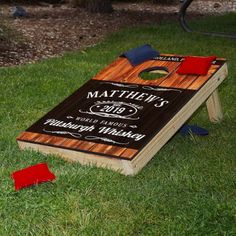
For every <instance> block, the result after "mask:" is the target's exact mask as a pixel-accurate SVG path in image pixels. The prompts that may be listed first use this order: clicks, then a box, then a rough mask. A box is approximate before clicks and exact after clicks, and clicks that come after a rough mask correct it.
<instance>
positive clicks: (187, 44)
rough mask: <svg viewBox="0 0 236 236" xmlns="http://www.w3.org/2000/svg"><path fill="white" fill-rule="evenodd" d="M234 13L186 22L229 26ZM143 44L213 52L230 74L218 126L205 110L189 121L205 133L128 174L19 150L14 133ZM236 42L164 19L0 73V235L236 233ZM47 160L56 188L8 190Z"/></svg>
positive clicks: (179, 141)
mask: <svg viewBox="0 0 236 236" xmlns="http://www.w3.org/2000/svg"><path fill="white" fill-rule="evenodd" d="M235 17H236V15H235V14H231V15H227V16H221V17H213V18H207V19H203V20H200V21H195V22H193V24H194V26H195V27H201V25H204V27H206V28H207V26H209V27H211V26H210V23H213V24H215V25H216V26H217V28H218V29H219V30H221V29H222V30H224V29H225V27H228V28H227V29H228V30H229V31H233V30H235V27H234V26H235V25H233V24H229V23H227V22H231V21H232V22H233V21H234V20H235ZM144 43H149V44H151V45H153V47H155V48H156V49H158V50H159V51H160V52H162V53H175V54H184V55H187V54H195V55H212V54H215V55H218V56H220V57H226V58H227V59H228V67H229V76H228V79H227V80H226V81H225V82H224V83H223V84H222V85H221V86H220V89H219V92H220V97H221V101H222V105H223V110H224V120H223V121H222V122H221V123H220V124H212V123H210V122H209V120H208V117H207V112H206V108H205V106H202V107H201V108H200V109H199V110H198V111H197V112H196V113H195V114H194V116H193V117H192V118H191V120H190V121H189V123H191V124H197V125H199V126H202V127H205V128H207V129H208V130H209V132H210V135H209V136H207V137H193V136H192V137H185V138H183V137H181V136H180V135H179V134H177V135H175V136H174V137H173V138H172V139H171V140H170V141H169V142H168V143H167V144H166V145H165V146H164V147H163V148H162V149H161V151H159V152H158V154H156V155H155V157H154V158H153V159H152V160H151V161H150V162H149V163H148V165H147V166H146V167H145V168H144V169H143V170H142V171H141V172H140V173H139V174H138V175H136V176H135V177H125V176H122V175H120V174H119V173H115V172H112V171H110V170H104V169H99V168H95V167H85V166H81V165H80V164H71V163H67V162H65V161H63V160H61V159H59V158H57V157H55V156H44V155H42V154H40V153H36V152H31V151H20V150H19V149H18V146H17V143H16V140H15V139H16V136H17V135H18V134H19V133H20V132H21V131H23V130H25V129H26V128H28V127H29V126H30V125H31V124H32V123H33V122H35V121H36V120H37V119H39V118H40V117H41V116H42V115H44V114H45V113H46V112H47V111H49V110H50V109H52V108H53V107H54V106H55V105H57V104H58V103H59V102H60V101H62V100H63V99H64V98H65V97H67V96H68V95H70V94H71V93H72V92H73V91H75V90H76V89H78V88H79V87H80V86H81V85H82V84H83V83H85V82H86V81H87V80H89V79H90V78H91V77H92V76H94V75H95V74H96V73H97V72H98V71H100V69H102V68H103V67H104V66H106V65H107V64H108V63H110V62H112V61H113V60H114V59H115V58H116V57H117V56H118V55H120V54H121V53H122V52H123V51H125V50H127V49H130V48H133V47H136V46H138V45H141V44H144ZM235 86H236V41H235V40H230V39H224V38H215V37H207V36H202V35H197V34H187V33H184V32H183V31H182V30H181V29H180V27H179V26H178V25H177V24H175V23H171V22H163V23H162V24H160V25H153V26H140V27H135V28H127V29H124V30H122V31H120V32H117V33H114V34H113V35H111V36H109V37H108V38H107V39H106V40H104V41H103V42H101V43H100V44H99V45H97V46H95V47H91V48H88V49H86V50H85V51H80V52H77V53H73V54H71V53H70V54H66V55H65V56H63V57H61V58H57V59H50V60H45V61H42V62H40V63H37V64H34V65H33V64H32V65H26V66H20V67H16V68H2V69H0V96H1V99H0V124H1V129H0V207H1V208H0V235H4V236H5V235H13V236H15V235H24V236H25V235H40V236H41V235H108V236H111V235H133V236H136V235H145V236H146V235H178V236H179V235H181V236H182V235H186V236H188V235H236V145H235V140H236V123H235V120H236V110H235V105H236V104H235V101H236V89H235ZM39 162H47V163H48V165H49V167H50V169H51V170H52V171H53V172H54V173H55V174H56V176H57V179H56V181H55V182H54V183H45V184H42V185H39V186H35V187H31V188H27V189H23V190H21V191H18V192H15V191H14V187H13V181H12V179H11V178H10V174H11V173H12V172H13V171H15V170H18V169H21V168H24V167H27V166H29V165H33V164H36V163H39Z"/></svg>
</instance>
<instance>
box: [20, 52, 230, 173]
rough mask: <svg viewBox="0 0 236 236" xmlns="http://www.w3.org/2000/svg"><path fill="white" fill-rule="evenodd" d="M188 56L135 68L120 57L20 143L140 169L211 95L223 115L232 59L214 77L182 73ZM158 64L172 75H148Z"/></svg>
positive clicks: (124, 169) (215, 66)
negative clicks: (221, 89) (221, 93)
mask: <svg viewBox="0 0 236 236" xmlns="http://www.w3.org/2000/svg"><path fill="white" fill-rule="evenodd" d="M182 60H183V56H177V55H160V56H158V57H157V58H155V59H154V60H149V61H146V62H144V63H142V64H140V65H138V66H135V67H132V66H131V65H130V63H129V62H128V60H127V59H126V58H122V57H120V58H118V59H117V60H116V61H114V62H113V63H112V64H110V65H109V66H107V67H106V68H105V69H104V70H102V71H101V72H100V73H98V74H97V75H96V76H95V77H94V78H92V79H91V80H89V81H88V82H87V83H85V84H84V85H83V86H82V87H81V88H79V89H78V90H77V91H75V92H74V93H73V94H72V95H71V96H69V97H68V98H66V99H65V100H64V101H63V102H62V103H60V104H59V105H58V106H56V107H55V108H54V109H53V110H51V111H50V112H49V113H47V114H46V115H45V116H44V117H42V118H41V119H40V120H39V121H37V122H36V123H35V124H33V125H32V126H31V127H30V128H28V129H27V130H26V131H25V132H22V133H21V134H20V135H19V136H18V138H17V141H18V144H19V147H20V148H21V149H25V148H31V149H35V150H37V151H40V152H43V153H47V154H48V153H49V154H57V155H59V156H61V157H63V158H65V159H67V160H71V161H78V162H80V163H81V164H87V165H90V164H92V165H94V164H95V165H97V166H101V167H105V168H110V169H113V170H116V171H119V172H121V173H122V174H125V175H134V174H136V173H137V172H138V171H139V170H140V169H141V168H143V167H144V166H145V165H146V164H147V162H148V161H149V160H150V159H151V158H152V157H153V156H154V154H156V153H157V152H158V150H159V149H160V148H161V147H162V146H163V145H164V144H165V143H166V142H167V141H168V140H169V139H170V138H171V137H172V136H173V135H174V134H175V133H176V132H177V131H178V129H179V128H180V127H181V126H182V125H183V124H184V123H185V122H186V121H187V120H188V119H189V118H190V117H191V115H192V114H193V113H194V112H195V111H196V110H197V109H198V107H199V106H201V105H202V104H203V103H204V102H205V101H206V104H207V109H208V113H209V117H210V120H211V121H214V122H216V121H218V120H219V119H220V118H221V117H222V112H221V108H220V103H219V97H218V94H217V87H218V86H219V85H220V83H221V82H222V81H223V80H224V79H225V78H226V76H227V64H226V61H225V59H222V58H217V59H216V60H215V61H214V62H213V63H212V65H211V67H210V69H209V71H208V74H207V75H206V76H195V75H179V74H177V73H176V70H177V69H178V67H179V66H180V63H181V61H182ZM152 70H159V71H162V72H163V71H165V72H166V74H164V75H163V77H161V78H159V79H155V80H143V79H141V78H140V74H141V72H143V71H152ZM78 79H79V78H78Z"/></svg>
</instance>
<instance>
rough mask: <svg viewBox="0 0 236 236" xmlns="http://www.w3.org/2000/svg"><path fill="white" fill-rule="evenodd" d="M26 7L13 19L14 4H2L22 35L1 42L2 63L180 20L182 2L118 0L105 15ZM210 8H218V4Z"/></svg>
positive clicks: (27, 60) (50, 54)
mask: <svg viewBox="0 0 236 236" xmlns="http://www.w3.org/2000/svg"><path fill="white" fill-rule="evenodd" d="M209 2H212V1H209ZM205 5H206V4H205ZM205 5H204V6H205ZM23 6H24V5H23ZM224 6H225V5H224ZM24 7H25V9H26V10H27V12H28V17H26V18H21V19H13V18H11V17H10V11H11V6H10V5H7V4H4V5H2V6H1V9H2V18H3V20H4V21H5V22H7V24H8V25H9V26H10V27H11V28H12V29H13V30H12V31H11V32H12V35H14V32H17V33H16V35H18V37H16V38H17V39H15V37H14V36H12V38H10V40H8V41H4V40H2V41H0V50H1V51H0V66H13V65H19V64H26V63H34V62H36V61H38V60H40V59H44V58H49V57H55V56H59V55H62V54H63V53H64V52H68V51H74V50H80V49H83V48H85V47H87V46H91V45H94V44H96V43H97V42H98V41H100V40H101V39H102V38H104V36H106V35H107V34H108V33H111V32H114V31H117V30H119V29H120V28H122V27H125V26H134V25H140V24H154V23H155V24H156V23H159V22H161V21H162V20H164V19H173V20H177V14H178V9H179V5H172V6H160V5H153V4H147V3H139V4H131V3H117V4H115V5H114V8H115V11H114V12H113V13H112V14H105V15H101V14H91V13H88V12H86V11H85V10H84V9H82V8H73V7H71V6H69V5H66V4H63V5H56V6H53V5H45V6H42V5H25V6H24ZM217 7H218V12H220V10H219V6H218V5H217ZM199 9H200V8H199V6H198V5H195V6H194V8H192V9H190V11H191V14H192V15H193V17H196V16H199V15H201V14H202V12H201V11H202V9H200V10H199ZM204 9H205V8H204ZM210 9H213V10H214V11H215V7H214V5H211V7H210ZM214 11H210V10H209V12H214ZM209 12H208V13H209ZM20 35H21V36H20Z"/></svg>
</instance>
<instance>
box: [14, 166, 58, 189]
mask: <svg viewBox="0 0 236 236" xmlns="http://www.w3.org/2000/svg"><path fill="white" fill-rule="evenodd" d="M11 177H12V178H13V180H14V182H15V190H20V189H22V188H25V187H29V186H31V185H35V184H40V183H43V182H48V181H52V180H54V179H55V178H56V176H55V175H54V174H53V173H52V172H50V170H49V169H48V166H47V164H46V163H39V164H37V165H34V166H30V167H27V168H25V169H22V170H18V171H15V172H14V173H12V175H11Z"/></svg>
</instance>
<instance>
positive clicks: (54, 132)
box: [43, 129, 82, 138]
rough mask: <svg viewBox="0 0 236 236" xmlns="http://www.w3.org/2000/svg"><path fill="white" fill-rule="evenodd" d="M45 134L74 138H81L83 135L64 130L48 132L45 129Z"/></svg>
mask: <svg viewBox="0 0 236 236" xmlns="http://www.w3.org/2000/svg"><path fill="white" fill-rule="evenodd" d="M43 131H44V132H46V133H51V134H69V135H71V136H72V137H74V138H81V137H82V135H81V134H80V133H73V132H68V131H63V130H46V129H43Z"/></svg>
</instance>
